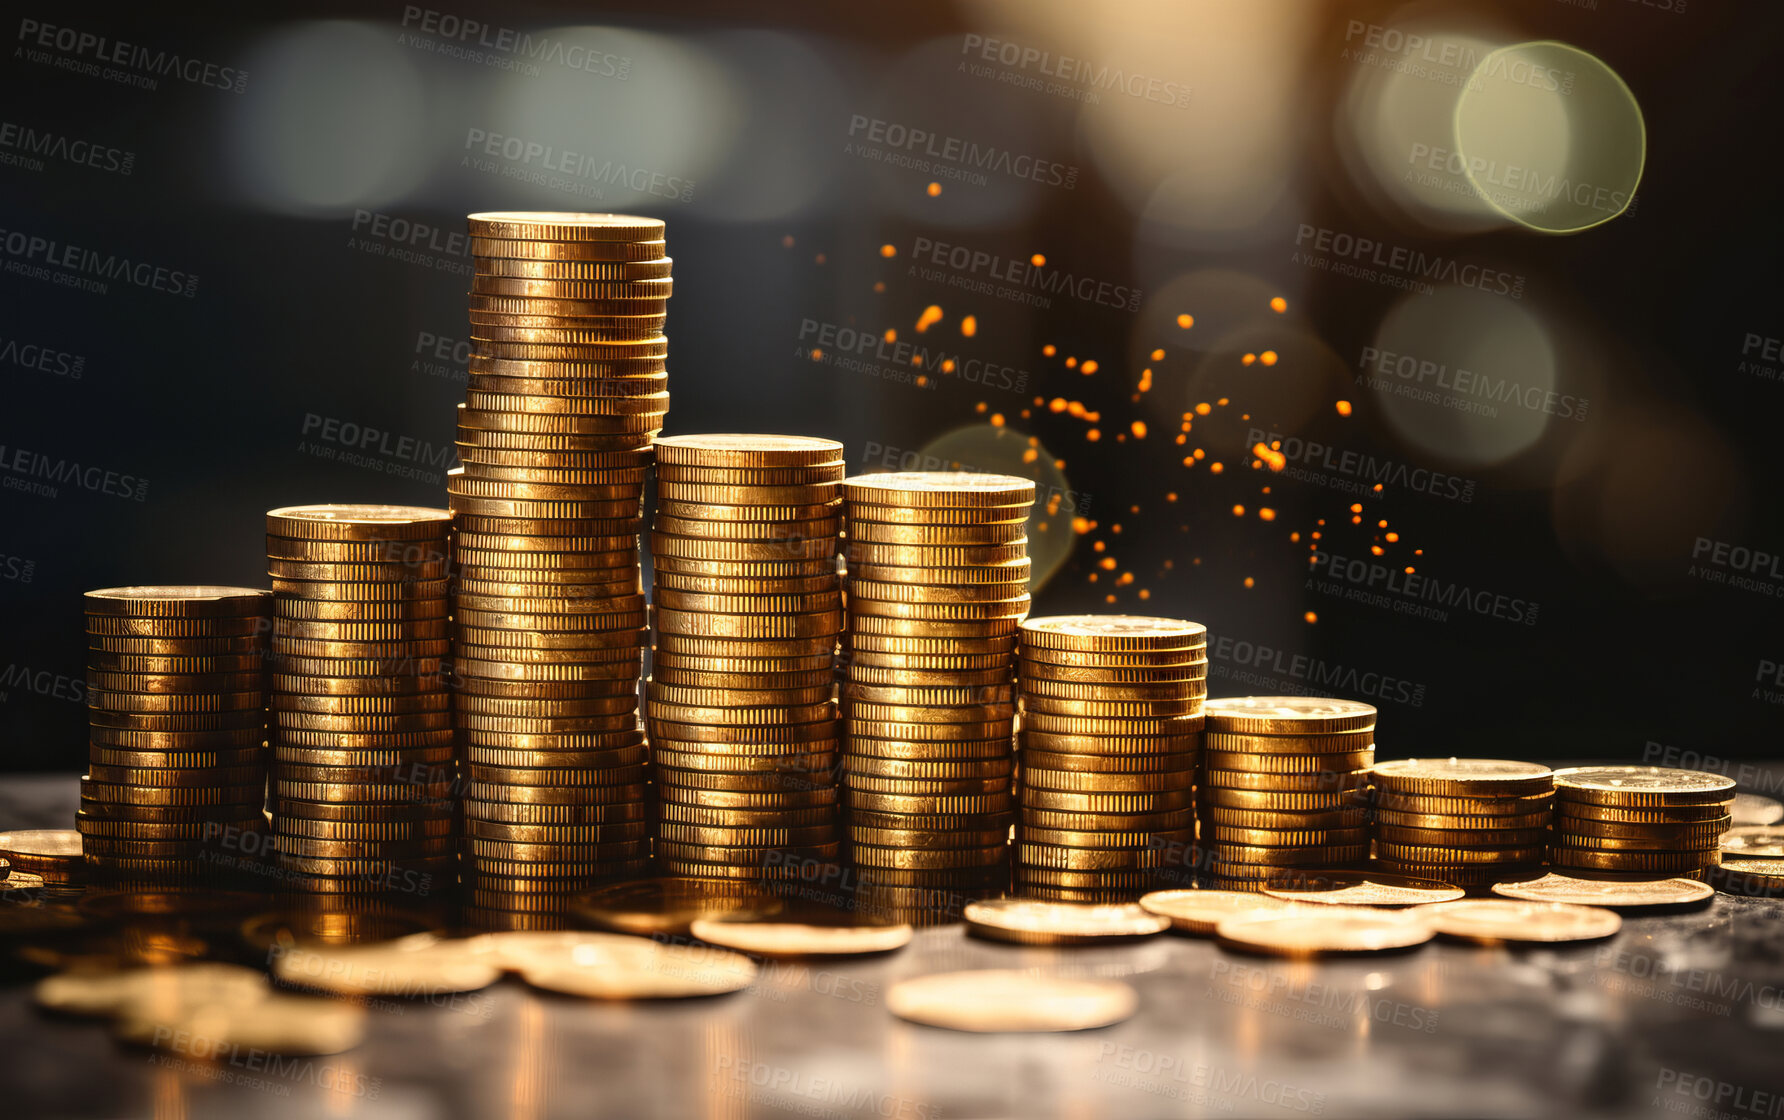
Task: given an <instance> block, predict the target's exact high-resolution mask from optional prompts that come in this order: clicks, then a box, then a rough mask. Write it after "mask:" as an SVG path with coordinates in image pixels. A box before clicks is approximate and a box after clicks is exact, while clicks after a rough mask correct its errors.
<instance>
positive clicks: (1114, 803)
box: [1022, 787, 1192, 814]
mask: <svg viewBox="0 0 1784 1120" xmlns="http://www.w3.org/2000/svg"><path fill="white" fill-rule="evenodd" d="M1191 804H1192V800H1191V795H1190V791H1189V790H1187V789H1166V790H1155V791H1150V792H1122V791H1113V790H1091V791H1077V790H1051V789H1038V788H1029V787H1025V788H1024V789H1023V790H1022V807H1023V809H1025V810H1028V809H1045V810H1051V811H1054V812H1074V813H1112V814H1134V813H1163V812H1171V811H1174V810H1179V809H1187V808H1189V807H1190V805H1191Z"/></svg>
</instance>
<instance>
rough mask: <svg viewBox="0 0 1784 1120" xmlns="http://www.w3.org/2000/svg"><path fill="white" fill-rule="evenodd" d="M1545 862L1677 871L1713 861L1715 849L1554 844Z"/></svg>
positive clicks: (1607, 868)
mask: <svg viewBox="0 0 1784 1120" xmlns="http://www.w3.org/2000/svg"><path fill="white" fill-rule="evenodd" d="M1549 863H1550V864H1552V865H1553V866H1555V867H1558V868H1570V869H1583V870H1589V871H1635V872H1645V873H1653V874H1661V873H1665V874H1677V873H1678V872H1681V871H1701V870H1704V869H1705V868H1709V867H1714V866H1715V865H1716V850H1715V849H1714V848H1711V849H1708V850H1705V851H1657V852H1655V851H1596V850H1592V849H1586V848H1570V847H1565V846H1560V845H1557V846H1556V847H1554V848H1551V849H1550V850H1549Z"/></svg>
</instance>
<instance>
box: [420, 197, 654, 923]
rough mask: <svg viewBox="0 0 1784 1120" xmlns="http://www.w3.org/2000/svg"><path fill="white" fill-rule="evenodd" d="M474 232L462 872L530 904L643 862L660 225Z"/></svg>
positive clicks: (460, 557)
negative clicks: (647, 555)
mask: <svg viewBox="0 0 1784 1120" xmlns="http://www.w3.org/2000/svg"><path fill="white" fill-rule="evenodd" d="M469 223H470V232H471V251H472V254H473V257H474V265H475V275H474V276H473V278H472V281H471V295H470V317H471V358H470V374H471V378H470V387H469V390H468V392H467V394H466V401H465V404H464V406H463V408H462V409H461V410H460V413H459V435H458V445H459V457H460V459H461V460H462V462H463V464H464V466H463V467H462V469H461V470H459V471H454V472H452V474H451V475H450V480H449V482H448V490H449V491H450V494H451V506H452V509H453V511H454V513H455V514H456V520H457V541H456V553H455V559H456V562H457V572H456V575H457V580H456V583H455V585H454V593H455V596H456V598H455V602H454V626H455V631H454V636H455V639H456V643H457V644H456V646H455V647H454V668H455V670H456V672H457V686H458V694H457V698H456V702H455V707H456V711H457V723H458V728H459V732H460V736H461V738H462V740H463V743H464V761H465V771H466V776H467V777H468V779H469V784H468V786H467V789H466V799H465V802H464V813H465V833H466V836H465V842H464V843H465V857H466V866H465V878H466V882H467V884H468V885H469V887H470V888H471V897H470V902H471V903H472V905H473V906H475V907H478V908H483V909H492V910H507V911H526V912H543V911H548V910H555V909H558V908H560V907H561V906H562V905H563V904H564V903H565V902H566V901H567V900H568V898H569V897H570V896H572V895H574V894H576V893H577V892H579V891H581V890H583V889H585V888H586V887H587V886H588V885H589V884H591V883H593V882H595V881H597V880H600V879H605V878H609V877H612V876H618V875H626V874H633V873H637V872H639V871H641V870H643V868H644V867H645V866H646V860H647V859H648V856H649V835H648V832H649V821H648V819H647V804H646V788H647V787H646V785H645V777H644V775H645V768H644V762H645V748H644V737H643V733H642V732H641V731H640V730H639V728H638V677H639V673H640V670H641V668H642V665H643V645H644V634H645V613H644V597H643V594H642V589H641V587H640V583H639V566H638V533H639V531H640V530H641V529H642V528H643V497H644V485H645V479H646V477H647V475H648V473H649V465H650V459H651V455H650V442H651V439H652V437H653V436H655V435H656V433H657V432H658V431H659V430H661V428H662V424H663V416H664V414H665V413H666V412H667V410H668V407H669V394H668V392H667V384H668V376H669V375H668V374H667V372H665V366H664V360H665V357H664V356H665V354H666V353H667V345H668V343H667V340H665V339H664V338H663V335H662V328H663V322H664V312H665V308H666V306H667V297H668V295H669V289H670V280H669V268H670V261H669V258H668V257H667V256H666V255H664V242H663V223H662V222H661V221H658V220H657V219H654V218H635V217H629V216H627V215H623V214H558V213H512V214H510V213H490V214H472V215H471V216H470V219H469Z"/></svg>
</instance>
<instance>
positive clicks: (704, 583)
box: [645, 435, 844, 880]
mask: <svg viewBox="0 0 1784 1120" xmlns="http://www.w3.org/2000/svg"><path fill="white" fill-rule="evenodd" d="M842 455H843V446H842V444H840V443H837V442H835V441H834V440H828V439H809V438H805V437H800V436H770V435H699V436H673V437H669V438H665V439H660V440H658V441H657V508H656V515H655V520H654V521H653V522H652V525H651V536H650V541H651V563H652V565H653V567H654V571H653V577H652V584H651V598H652V612H653V615H654V621H655V624H656V645H655V647H654V649H653V652H652V656H651V679H650V680H649V682H647V684H646V692H645V696H646V708H645V716H646V722H645V726H646V729H647V730H648V732H649V736H650V750H651V776H652V779H653V781H654V784H655V791H656V796H657V801H658V826H657V837H656V855H657V862H658V865H659V867H660V868H661V870H663V871H664V872H666V873H668V874H671V875H677V876H691V877H695V878H703V879H727V880H743V879H757V878H769V879H777V878H787V877H798V876H800V875H801V874H808V873H809V869H810V868H813V867H816V866H821V865H826V864H832V863H834V862H835V861H836V860H837V858H838V856H839V855H840V852H841V842H840V838H839V834H838V823H837V785H836V764H837V745H838V735H839V728H838V724H837V716H836V700H835V679H834V668H833V665H834V660H835V655H836V641H837V637H838V636H839V635H840V634H841V633H842V593H841V590H840V581H839V578H838V575H837V571H836V552H837V531H838V529H839V528H840V527H841V513H842V508H841V507H842V498H841V488H840V483H841V480H842V476H843V471H844V465H843V458H842Z"/></svg>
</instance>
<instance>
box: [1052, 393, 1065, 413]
mask: <svg viewBox="0 0 1784 1120" xmlns="http://www.w3.org/2000/svg"><path fill="white" fill-rule="evenodd" d="M1066 407H1067V406H1066V399H1065V398H1064V397H1054V398H1053V399H1052V400H1050V401H1048V402H1047V410H1048V411H1049V412H1064V411H1065V410H1066Z"/></svg>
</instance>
